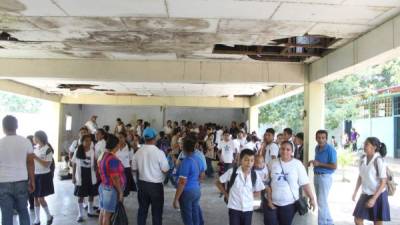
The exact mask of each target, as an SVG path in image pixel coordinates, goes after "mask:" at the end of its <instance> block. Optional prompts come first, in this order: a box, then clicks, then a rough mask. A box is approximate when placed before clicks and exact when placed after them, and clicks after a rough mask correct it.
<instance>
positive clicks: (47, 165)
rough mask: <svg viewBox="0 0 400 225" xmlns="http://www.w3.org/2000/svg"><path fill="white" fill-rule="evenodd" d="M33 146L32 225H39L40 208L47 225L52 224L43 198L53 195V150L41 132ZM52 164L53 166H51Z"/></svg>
mask: <svg viewBox="0 0 400 225" xmlns="http://www.w3.org/2000/svg"><path fill="white" fill-rule="evenodd" d="M33 141H34V143H35V144H36V146H35V150H34V153H35V156H34V159H35V187H36V188H35V192H34V193H33V195H34V199H35V221H34V222H33V224H34V225H40V206H42V208H43V209H44V211H45V212H46V215H47V225H50V224H52V223H53V216H52V215H51V213H50V210H49V208H48V206H47V202H46V199H45V197H46V196H49V195H52V194H54V184H53V175H54V174H53V172H54V162H53V154H54V150H53V148H52V147H51V145H50V144H49V143H48V139H47V135H46V133H45V132H43V131H37V132H36V133H35V135H34V138H33ZM52 164H53V165H52Z"/></svg>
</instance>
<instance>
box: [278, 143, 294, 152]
mask: <svg viewBox="0 0 400 225" xmlns="http://www.w3.org/2000/svg"><path fill="white" fill-rule="evenodd" d="M286 144H287V145H290V148H291V149H292V151H294V149H293V144H292V142H290V141H282V143H281V146H283V145H286Z"/></svg>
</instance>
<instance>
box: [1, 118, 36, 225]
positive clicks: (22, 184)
mask: <svg viewBox="0 0 400 225" xmlns="http://www.w3.org/2000/svg"><path fill="white" fill-rule="evenodd" d="M17 128H18V121H17V119H16V118H15V117H14V116H10V115H8V116H6V117H4V119H3V131H4V133H5V134H6V136H5V137H3V138H2V139H0V199H1V201H0V209H1V214H2V223H1V224H3V225H12V224H13V213H14V209H16V211H17V212H18V214H19V224H20V225H30V217H29V213H28V204H27V202H28V191H29V192H33V191H34V190H35V174H34V172H35V165H34V154H33V148H32V144H31V143H30V142H29V141H28V139H26V138H24V137H21V136H19V135H17V133H16V131H17ZM28 178H29V179H28ZM28 189H29V190H28Z"/></svg>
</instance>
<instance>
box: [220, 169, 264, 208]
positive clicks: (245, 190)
mask: <svg viewBox="0 0 400 225" xmlns="http://www.w3.org/2000/svg"><path fill="white" fill-rule="evenodd" d="M232 173H233V168H232V169H229V170H228V171H227V172H226V173H224V174H223V175H222V176H220V177H219V181H220V182H221V183H227V182H229V181H230V179H231V176H232ZM236 173H237V176H236V179H235V182H234V183H233V185H232V187H231V189H230V191H229V199H228V208H230V209H234V210H238V211H242V212H248V211H253V201H254V196H253V193H254V192H259V191H262V190H264V189H265V186H264V184H263V182H262V180H261V178H260V177H259V176H258V174H257V180H256V183H255V185H254V188H253V184H252V182H251V173H249V174H248V175H247V177H245V176H244V173H243V170H242V167H239V168H237V170H236Z"/></svg>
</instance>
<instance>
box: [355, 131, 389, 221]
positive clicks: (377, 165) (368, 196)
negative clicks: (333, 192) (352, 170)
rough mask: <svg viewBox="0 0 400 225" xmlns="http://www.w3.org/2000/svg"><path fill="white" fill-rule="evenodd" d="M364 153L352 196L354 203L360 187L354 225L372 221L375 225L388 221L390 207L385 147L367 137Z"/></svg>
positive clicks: (374, 139) (373, 138)
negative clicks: (360, 191)
mask: <svg viewBox="0 0 400 225" xmlns="http://www.w3.org/2000/svg"><path fill="white" fill-rule="evenodd" d="M364 153H365V155H364V156H362V158H361V160H360V166H359V171H360V175H359V176H358V180H357V185H356V188H355V190H354V194H353V201H355V199H356V196H357V192H358V189H359V188H360V186H361V190H362V194H361V196H360V198H359V200H358V202H357V205H356V208H355V209H354V213H353V216H354V222H355V224H356V225H362V224H364V220H369V221H373V222H374V224H375V225H380V224H383V221H390V207H389V202H388V193H387V190H386V181H387V176H386V163H385V162H384V160H383V157H385V156H386V145H385V144H384V143H381V142H380V141H379V139H378V138H376V137H369V138H367V139H366V140H365V142H364Z"/></svg>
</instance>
